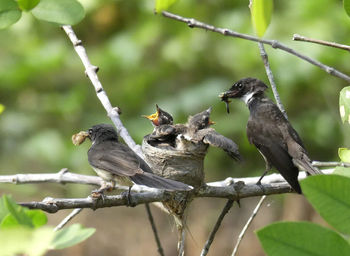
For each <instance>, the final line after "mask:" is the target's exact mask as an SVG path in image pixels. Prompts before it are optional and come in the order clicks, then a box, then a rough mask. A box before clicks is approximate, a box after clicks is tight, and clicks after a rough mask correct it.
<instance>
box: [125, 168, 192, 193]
mask: <svg viewBox="0 0 350 256" xmlns="http://www.w3.org/2000/svg"><path fill="white" fill-rule="evenodd" d="M130 179H131V180H132V181H133V182H135V183H136V184H138V185H145V186H147V187H150V188H159V189H165V190H169V191H175V190H179V191H188V190H191V189H192V187H191V186H189V185H187V184H185V183H182V182H179V181H175V180H170V179H166V178H163V177H160V176H158V175H155V174H153V173H149V172H144V173H142V174H135V175H134V176H131V177H130Z"/></svg>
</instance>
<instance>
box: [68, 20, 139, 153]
mask: <svg viewBox="0 0 350 256" xmlns="http://www.w3.org/2000/svg"><path fill="white" fill-rule="evenodd" d="M62 28H63V30H64V32H66V34H67V36H68V37H69V39H70V40H71V42H72V44H73V46H74V49H75V51H76V52H77V54H78V56H79V57H80V59H81V61H82V62H83V65H84V67H85V74H86V75H87V76H88V77H89V79H90V81H91V83H92V85H93V86H94V87H95V91H96V94H97V97H98V99H99V100H100V101H101V103H102V105H103V107H104V108H105V110H106V111H107V114H108V116H109V117H110V118H111V120H112V121H113V123H114V125H115V127H116V128H117V131H118V133H119V135H120V136H121V137H122V138H123V140H124V141H125V143H126V144H127V145H128V146H129V147H130V148H131V149H132V150H133V151H134V152H135V153H137V154H138V155H139V156H140V157H142V158H143V154H142V151H141V146H140V145H137V144H136V143H135V141H134V140H133V139H132V138H131V136H130V134H129V132H128V131H127V129H126V128H125V127H124V125H123V123H122V122H121V120H120V118H119V113H118V112H119V109H118V108H113V107H112V104H111V103H110V101H109V99H108V96H107V94H106V92H105V91H104V90H103V87H102V84H101V82H100V80H99V79H98V76H97V71H98V69H99V68H98V67H96V66H93V65H92V64H91V62H90V60H89V58H88V56H87V54H86V50H85V48H84V47H83V45H82V41H81V40H79V39H78V37H77V36H76V35H75V33H74V31H73V29H72V27H71V26H68V25H66V26H62Z"/></svg>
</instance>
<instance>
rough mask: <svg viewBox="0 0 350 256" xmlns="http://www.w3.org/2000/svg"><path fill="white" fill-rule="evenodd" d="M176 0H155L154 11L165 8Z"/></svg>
mask: <svg viewBox="0 0 350 256" xmlns="http://www.w3.org/2000/svg"><path fill="white" fill-rule="evenodd" d="M176 1H177V0H156V8H155V11H156V13H159V12H161V11H164V10H167V9H168V8H169V7H170V6H171V5H173V4H174V3H175V2H176Z"/></svg>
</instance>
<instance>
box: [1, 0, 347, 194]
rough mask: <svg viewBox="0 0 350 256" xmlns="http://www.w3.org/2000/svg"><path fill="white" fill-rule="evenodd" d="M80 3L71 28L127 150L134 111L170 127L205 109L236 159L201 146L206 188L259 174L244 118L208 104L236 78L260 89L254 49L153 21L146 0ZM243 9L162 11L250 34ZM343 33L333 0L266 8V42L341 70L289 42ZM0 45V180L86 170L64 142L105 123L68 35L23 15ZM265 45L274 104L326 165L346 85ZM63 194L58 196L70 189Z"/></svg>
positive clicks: (237, 106)
mask: <svg viewBox="0 0 350 256" xmlns="http://www.w3.org/2000/svg"><path fill="white" fill-rule="evenodd" d="M81 3H82V4H83V6H84V8H85V10H86V17H85V19H84V20H83V21H82V22H81V23H79V24H78V25H77V26H75V27H74V29H75V32H76V34H77V35H78V37H79V38H80V39H82V42H83V44H84V46H85V47H86V49H87V53H88V55H89V57H90V60H91V62H92V63H93V64H94V65H97V66H99V67H100V71H99V77H100V80H101V82H102V84H103V86H104V89H105V90H106V92H107V94H108V96H109V97H110V100H111V102H112V104H113V105H114V106H119V107H120V108H121V109H122V112H123V113H122V115H121V119H122V121H123V123H124V125H125V126H126V127H127V129H128V130H129V132H130V134H131V135H132V137H133V138H134V139H135V140H136V142H138V143H140V142H141V141H142V137H143V136H144V135H146V134H148V133H150V132H151V131H152V126H151V124H150V123H149V122H148V121H147V120H146V119H144V118H142V117H141V115H142V114H150V113H153V112H154V111H155V103H158V104H159V106H160V107H162V108H164V109H165V110H167V111H169V112H170V113H172V114H173V116H174V117H175V121H176V122H185V121H186V119H187V116H188V115H190V114H194V113H196V112H199V111H202V110H204V109H206V108H208V107H209V106H213V112H212V119H213V120H214V121H215V122H216V123H217V124H216V125H215V128H216V130H217V131H218V132H220V133H222V134H224V135H225V136H227V137H230V138H232V139H233V140H235V141H236V142H237V143H238V144H239V146H240V150H241V153H242V155H243V156H244V158H245V161H244V162H243V163H242V164H240V165H239V164H236V163H234V162H233V161H232V160H231V159H230V158H229V157H228V156H227V155H226V154H225V153H224V152H222V151H220V150H218V149H214V148H212V149H210V150H209V154H208V155H207V158H206V161H205V169H206V177H207V180H208V181H213V180H216V179H223V178H225V177H227V176H233V177H239V176H250V175H260V174H261V171H262V170H263V169H264V168H265V167H264V161H263V159H262V158H261V156H260V154H258V152H257V151H256V149H255V148H254V147H253V146H251V145H249V143H248V141H247V138H246V132H245V126H246V122H247V119H248V110H247V109H246V107H245V106H244V104H243V103H242V102H238V101H235V102H232V103H231V110H232V111H231V113H230V115H227V114H226V112H225V106H224V104H223V103H222V102H220V101H219V98H218V97H217V95H218V94H219V93H220V92H222V91H223V90H225V89H227V88H229V87H230V85H231V84H232V83H233V82H234V81H236V80H238V79H240V78H242V77H246V76H255V77H258V78H260V79H262V80H264V81H265V82H267V78H266V75H265V70H264V66H263V64H262V60H261V57H260V55H259V50H258V46H257V44H256V43H253V42H248V41H245V40H241V39H234V38H229V37H224V36H222V35H219V34H214V33H211V32H206V31H204V30H199V29H190V28H188V27H187V26H186V25H185V24H182V23H179V22H176V21H174V20H169V19H165V18H163V17H162V16H161V15H154V14H153V11H154V2H153V1H149V0H128V1H126V0H118V1H115V0H113V1H112V0H100V1H93V0H85V1H81ZM247 5H248V3H247V1H231V0H218V1H210V0H206V1H201V2H199V1H195V0H187V1H178V2H177V3H176V4H174V5H173V6H172V7H171V8H170V10H169V11H172V12H174V13H178V14H180V15H183V16H185V17H193V18H196V19H198V20H200V21H203V22H206V23H209V24H213V25H216V26H219V27H227V28H230V29H233V30H236V31H238V32H242V33H248V34H253V33H254V32H253V29H252V24H251V18H250V12H249V8H248V6H247ZM349 31H350V21H349V18H348V16H347V15H346V13H345V11H344V9H343V6H342V5H341V4H340V3H338V2H334V1H331V0H308V1H301V0H299V1H275V5H274V13H273V16H272V20H271V24H270V26H269V29H268V30H267V31H266V34H265V37H266V38H270V39H276V40H279V41H281V42H283V43H285V44H287V45H289V46H290V47H292V48H294V49H296V50H298V51H300V52H302V53H304V54H305V55H307V56H310V57H313V58H315V59H317V60H319V61H321V62H324V63H325V64H327V65H330V66H333V67H335V68H337V69H339V70H341V71H342V72H344V73H350V67H349V65H348V63H349V54H348V52H346V51H342V50H339V49H333V48H329V47H328V48H327V47H324V46H320V45H313V44H308V43H303V42H293V41H292V35H293V34H294V33H298V34H301V35H305V36H308V37H314V38H319V39H323V40H329V41H336V42H339V43H343V44H349V36H348V35H349ZM0 49H1V50H0V66H1V67H2V68H1V69H0V102H1V103H2V104H3V105H5V106H6V110H5V111H4V112H3V113H2V114H1V115H0V136H1V137H0V140H1V143H0V162H1V166H0V170H1V174H11V173H26V172H57V171H58V170H60V169H61V168H63V167H68V168H69V169H70V170H71V171H74V172H81V173H85V174H92V173H93V172H92V171H91V169H90V167H89V165H88V162H87V157H86V151H87V149H88V147H89V145H88V144H89V143H84V144H83V145H81V146H80V147H74V146H73V144H72V143H71V135H72V134H73V133H76V132H78V131H80V130H85V129H87V128H89V127H90V126H92V125H94V124H97V123H101V122H107V123H108V122H110V121H109V119H108V117H107V115H106V112H105V110H104V109H103V107H102V106H101V104H100V102H99V100H98V99H97V97H96V94H95V92H94V89H93V87H92V86H91V84H90V81H89V80H88V79H87V78H86V77H85V75H84V69H83V66H82V64H81V62H80V59H79V58H78V56H77V55H76V53H75V51H74V49H73V47H72V45H71V43H70V42H69V40H68V38H67V36H66V35H65V34H64V32H63V31H61V30H60V29H59V28H57V26H54V25H51V24H49V23H45V22H40V21H38V20H36V19H34V18H33V16H32V15H31V14H30V13H22V18H21V19H20V21H19V22H17V23H16V24H15V25H13V26H11V27H10V28H9V29H6V30H1V31H0ZM266 49H267V51H268V54H269V60H270V62H271V67H272V70H273V72H274V75H275V79H276V83H277V85H278V89H279V92H280V96H281V100H282V102H283V103H284V105H285V108H286V110H287V112H288V115H289V119H290V121H291V122H292V124H293V125H294V127H295V129H296V130H297V131H298V132H299V133H300V135H301V137H302V138H303V140H304V142H305V144H306V147H307V149H308V150H309V152H310V156H311V157H312V158H313V159H315V160H325V161H326V160H336V159H337V149H338V148H339V147H341V146H346V145H348V144H349V142H350V137H349V127H348V125H341V120H340V117H339V113H338V97H339V91H340V90H341V88H342V87H344V86H346V82H344V81H342V80H340V79H339V78H336V77H333V76H330V75H329V74H327V73H326V72H324V71H323V70H320V69H319V68H317V67H315V66H312V65H310V64H308V63H306V62H304V61H302V60H300V59H298V58H296V57H294V56H291V55H289V54H287V53H285V52H282V51H278V50H274V49H272V48H270V47H266ZM269 94H270V96H272V94H271V91H269ZM12 187H13V186H12ZM22 187H23V188H22ZM54 188H55V187H54V186H51V185H50V186H47V187H45V189H44V190H41V191H40V192H41V194H43V193H44V192H43V191H50V194H52V190H55V189H54ZM68 188H70V187H68ZM68 188H67V189H66V190H64V191H63V190H60V191H61V192H65V193H72V192H71V191H70V189H68ZM6 189H11V188H10V186H6ZM18 189H26V190H28V191H29V190H30V189H35V188H33V187H31V188H29V186H25V187H24V186H21V187H16V190H18ZM46 189H47V190H46ZM84 189H88V188H84ZM30 193H35V191H31V192H30ZM76 193H77V192H76V191H75V192H74V193H73V194H74V195H75V196H77V195H76Z"/></svg>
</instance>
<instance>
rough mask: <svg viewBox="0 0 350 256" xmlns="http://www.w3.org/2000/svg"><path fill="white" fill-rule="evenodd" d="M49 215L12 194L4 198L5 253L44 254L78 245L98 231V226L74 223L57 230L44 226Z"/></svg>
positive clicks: (0, 210)
mask: <svg viewBox="0 0 350 256" xmlns="http://www.w3.org/2000/svg"><path fill="white" fill-rule="evenodd" d="M46 223H47V217H46V215H45V213H44V212H43V211H41V210H29V209H27V208H25V207H22V206H20V205H17V204H16V203H15V201H14V200H13V199H12V198H11V196H7V195H3V196H2V197H1V198H0V240H1V242H2V246H1V252H0V255H1V256H12V255H29V256H40V255H44V253H46V252H47V251H48V250H50V249H63V248H67V247H71V246H73V245H76V244H78V243H80V242H82V241H84V240H86V239H87V238H89V237H90V236H92V235H93V234H94V233H95V229H94V228H84V227H82V226H81V225H80V224H73V225H70V226H69V227H64V228H62V229H60V230H58V231H54V230H53V227H48V226H44V225H45V224H46Z"/></svg>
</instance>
